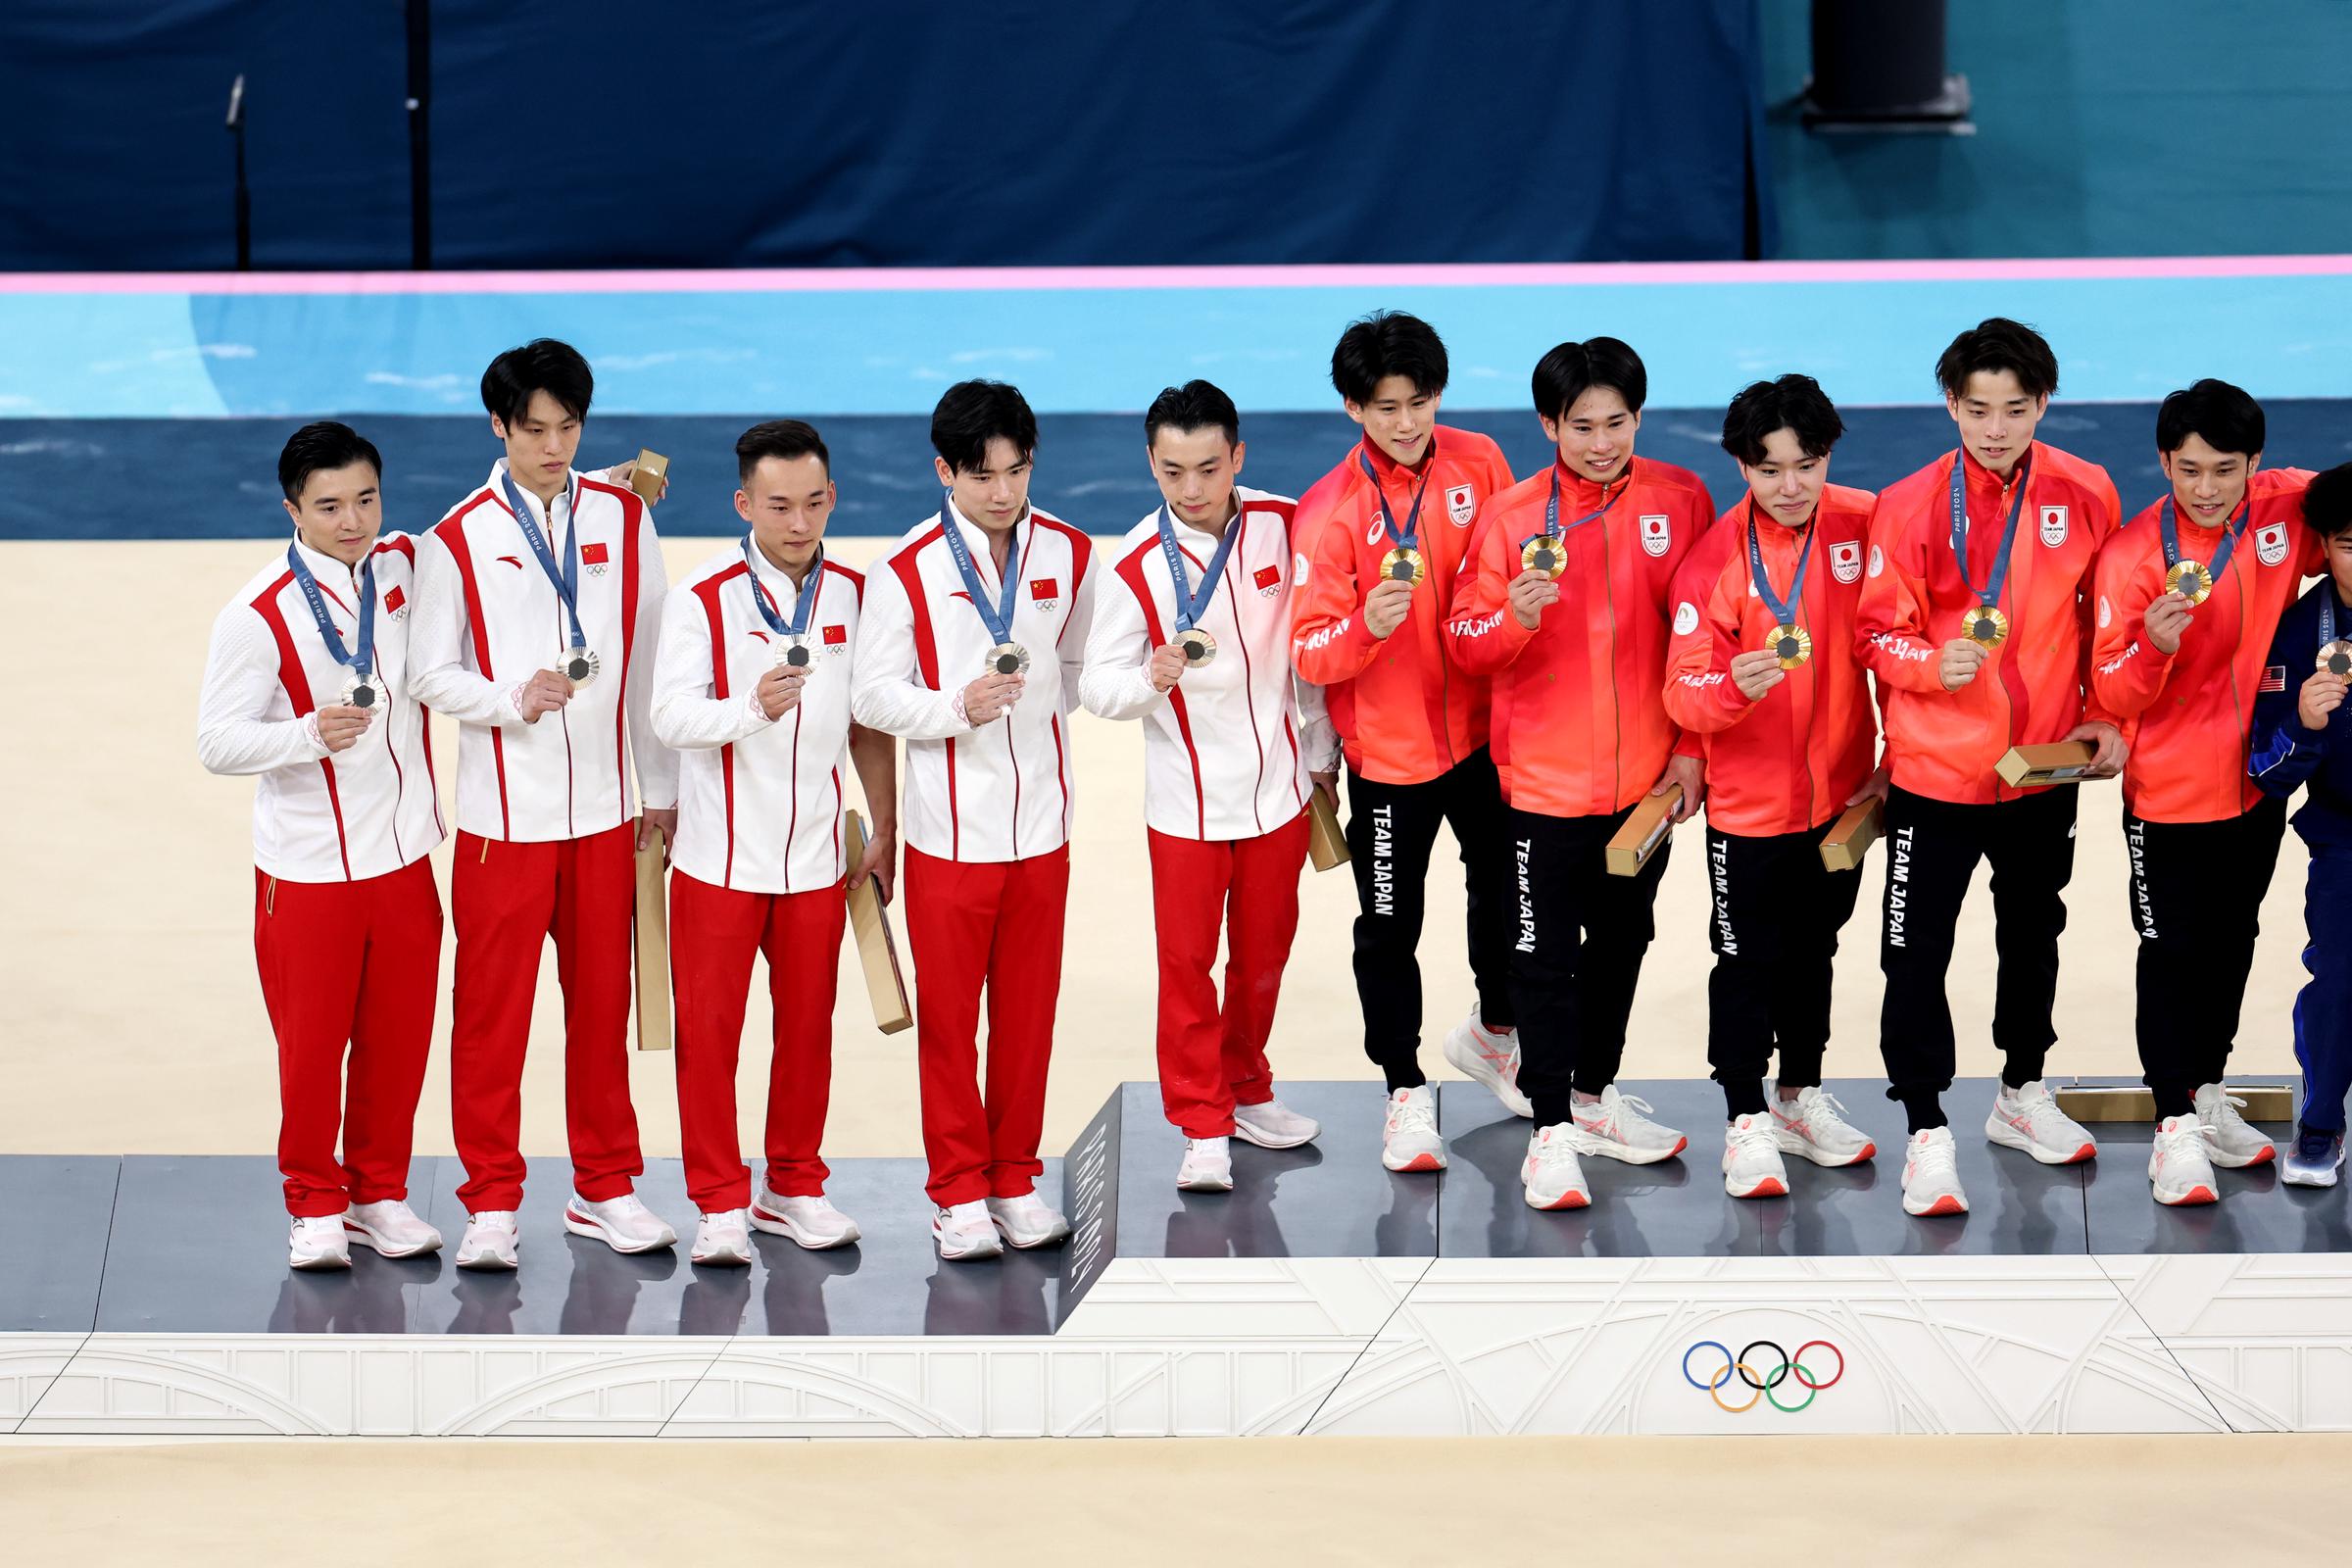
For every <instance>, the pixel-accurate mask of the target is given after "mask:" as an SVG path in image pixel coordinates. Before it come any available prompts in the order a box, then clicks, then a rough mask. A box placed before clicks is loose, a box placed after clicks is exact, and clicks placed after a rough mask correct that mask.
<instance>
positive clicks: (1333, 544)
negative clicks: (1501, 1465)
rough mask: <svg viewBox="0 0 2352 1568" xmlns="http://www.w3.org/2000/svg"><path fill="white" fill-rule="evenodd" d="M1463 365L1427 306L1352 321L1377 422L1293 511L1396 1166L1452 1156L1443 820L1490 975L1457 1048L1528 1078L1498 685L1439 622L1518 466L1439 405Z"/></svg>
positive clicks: (1357, 363) (1302, 672)
mask: <svg viewBox="0 0 2352 1568" xmlns="http://www.w3.org/2000/svg"><path fill="white" fill-rule="evenodd" d="M1331 382H1332V385H1333V386H1335V387H1337V388H1338V389H1339V393H1340V398H1341V401H1342V402H1343V404H1344V405H1345V406H1346V408H1347V410H1348V417H1349V418H1350V419H1353V420H1354V421H1355V422H1356V423H1357V424H1359V425H1362V426H1363V430H1364V439H1363V442H1362V444H1361V445H1359V446H1357V447H1356V448H1355V449H1354V450H1353V451H1351V452H1349V453H1348V457H1347V459H1346V461H1344V462H1343V463H1341V465H1340V466H1338V467H1336V468H1334V469H1332V470H1331V472H1329V473H1327V474H1325V475H1324V476H1323V477H1322V478H1320V479H1318V480H1316V481H1315V484H1314V486H1313V488H1311V489H1309V490H1308V491H1307V492H1306V494H1305V495H1303V496H1301V497H1299V511H1298V514H1297V515H1296V518H1295V519H1294V525H1293V534H1294V539H1295V543H1294V545H1293V549H1294V550H1295V551H1296V552H1297V555H1296V559H1295V560H1294V561H1293V563H1292V586H1291V660H1292V662H1293V663H1294V664H1295V665H1297V667H1298V670H1299V678H1300V679H1301V680H1305V681H1309V682H1312V683H1313V684H1315V685H1318V686H1321V687H1324V688H1325V702H1326V704H1327V705H1328V707H1329V710H1330V713H1331V722H1332V727H1333V728H1334V729H1336V730H1338V731H1339V735H1340V741H1341V745H1342V750H1343V752H1344V753H1345V755H1346V757H1347V759H1348V851H1349V854H1350V856H1351V862H1350V863H1351V865H1352V867H1353V869H1354V872H1355V893H1356V900H1357V906H1358V907H1359V909H1360V910H1361V912H1360V913H1359V914H1358V915H1357V916H1356V921H1355V989H1356V995H1357V996H1358V997H1359V998H1360V999H1361V1000H1362V1004H1363V1009H1364V1053H1365V1054H1367V1055H1369V1056H1370V1057H1371V1058H1372V1060H1373V1063H1374V1064H1375V1065H1376V1066H1378V1067H1379V1068H1380V1070H1381V1072H1382V1074H1383V1075H1384V1076H1385V1077H1386V1078H1387V1080H1388V1087H1389V1103H1388V1110H1387V1120H1386V1123H1385V1125H1384V1127H1383V1130H1382V1137H1381V1160H1382V1163H1384V1164H1385V1165H1387V1166H1388V1168H1389V1169H1391V1170H1442V1169H1444V1168H1445V1165H1446V1145H1445V1143H1444V1141H1443V1140H1442V1139H1440V1138H1439V1136H1438V1119H1437V1117H1438V1109H1437V1098H1436V1096H1435V1095H1434V1094H1433V1093H1432V1092H1431V1090H1430V1088H1429V1080H1428V1079H1427V1078H1426V1077H1425V1076H1424V1075H1423V1074H1422V1071H1421V1063H1420V1050H1421V968H1420V964H1419V963H1418V961H1417V960H1416V959H1415V957H1414V950H1415V949H1416V948H1417V947H1418V946H1419V944H1420V941H1421V911H1422V884H1423V882H1424V881H1425V880H1427V878H1428V875H1429V855H1430V850H1431V848H1432V846H1433V845H1434V844H1435V843H1436V841H1437V834H1438V826H1439V824H1440V823H1441V822H1443V823H1445V824H1446V825H1447V826H1449V827H1450V828H1452V830H1453V836H1454V840H1455V842H1456V843H1458V844H1459V845H1460V846H1461V851H1462V867H1463V872H1464V876H1465V879H1466V881H1467V882H1468V884H1469V924H1470V969H1471V972H1472V973H1473V974H1474V975H1476V976H1477V979H1478V1005H1477V1006H1476V1007H1475V1008H1474V1009H1472V1011H1471V1013H1470V1015H1469V1017H1467V1018H1465V1019H1464V1020H1463V1021H1462V1022H1461V1023H1460V1024H1459V1025H1457V1026H1456V1027H1455V1028H1454V1029H1453V1031H1452V1032H1451V1033H1450V1034H1448V1035H1447V1036H1446V1059H1447V1060H1448V1061H1451V1062H1452V1063H1453V1064H1454V1065H1455V1066H1457V1067H1460V1068H1461V1069H1462V1070H1463V1071H1465V1072H1467V1073H1469V1074H1470V1075H1471V1076H1472V1077H1474V1078H1476V1079H1478V1080H1479V1081H1480V1082H1482V1083H1484V1084H1486V1085H1487V1086H1488V1087H1489V1088H1490V1089H1493V1090H1494V1091H1495V1094H1496V1096H1497V1097H1499V1098H1500V1099H1501V1101H1502V1103H1504V1104H1505V1105H1507V1106H1509V1107H1510V1108H1511V1109H1513V1110H1514V1111H1516V1112H1518V1113H1519V1114H1520V1115H1525V1114H1527V1111H1526V1108H1525V1106H1526V1102H1525V1101H1524V1100H1522V1099H1520V1098H1519V1092H1518V1090H1517V1089H1516V1088H1515V1087H1514V1082H1513V1080H1514V1078H1515V1076H1516V1074H1517V1071H1518V1051H1519V1046H1518V1038H1517V1035H1516V1033H1515V1032H1514V1030H1513V1014H1512V1007H1511V999H1510V995H1509V991H1508V987H1507V985H1506V982H1505V978H1504V977H1505V974H1506V973H1507V971H1508V967H1509V963H1508V959H1507V957H1506V955H1507V954H1508V952H1509V951H1510V946H1511V941H1512V937H1513V927H1512V905H1511V894H1510V889H1509V886H1508V883H1507V881H1506V880H1505V876H1504V871H1503V857H1504V856H1505V854H1506V853H1507V848H1506V846H1505V844H1504V842H1503V839H1502V831H1501V829H1502V802H1501V799H1500V796H1499V794H1498V793H1497V790H1496V787H1495V764H1494V762H1493V761H1492V760H1490V759H1489V757H1488V755H1487V684H1486V682H1485V681H1484V680H1480V679H1476V678H1469V677H1465V676H1464V675H1463V674H1462V672H1461V671H1460V670H1458V669H1454V668H1452V667H1450V666H1449V665H1448V664H1447V662H1446V654H1445V650H1444V647H1443V646H1442V644H1441V640H1440V633H1439V621H1440V619H1441V617H1442V616H1443V615H1444V613H1445V609H1446V603H1447V601H1448V599H1449V598H1450V597H1451V595H1452V593H1453V584H1454V573H1455V572H1456V571H1457V570H1458V569H1460V568H1461V567H1462V565H1463V564H1464V561H1465V557H1466V553H1467V551H1468V548H1469V542H1470V523H1471V520H1472V519H1473V518H1474V517H1475V516H1476V515H1477V514H1478V508H1479V505H1480V503H1482V502H1483V501H1485V500H1486V499H1487V497H1489V496H1491V495H1493V494H1494V493H1495V491H1497V490H1500V489H1502V488H1504V487H1505V486H1507V485H1508V484H1509V483H1510V482H1511V470H1510V467H1509V466H1508V465H1507V464H1505V463H1504V462H1503V460H1502V450H1501V449H1500V448H1499V447H1497V446H1495V443H1494V441H1493V440H1492V439H1490V438H1489V437H1486V436H1483V435H1480V434H1478V433H1477V432H1476V431H1472V430H1456V429H1452V428H1450V427H1448V426H1446V425H1442V424H1440V423H1438V403H1439V400H1440V399H1441V398H1442V397H1443V396H1444V394H1445V391H1446V345H1445V344H1444V343H1442V342H1440V341H1439V340H1438V334H1437V333H1436V332H1434V331H1432V330H1430V327H1429V323H1428V322H1426V321H1423V320H1420V319H1416V318H1414V317H1410V316H1404V315H1400V314H1397V313H1394V312H1382V313H1380V314H1378V315H1374V316H1369V317H1366V318H1365V319H1362V320H1360V321H1357V322H1355V323H1354V324H1353V325H1351V326H1349V327H1348V330H1347V331H1346V332H1345V333H1343V334H1341V337H1340V342H1339V347H1338V348H1336V349H1334V350H1333V351H1332V356H1331Z"/></svg>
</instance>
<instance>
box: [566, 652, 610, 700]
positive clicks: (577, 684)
mask: <svg viewBox="0 0 2352 1568" xmlns="http://www.w3.org/2000/svg"><path fill="white" fill-rule="evenodd" d="M604 667H605V664H604V661H603V660H601V659H598V658H597V657H596V655H595V654H593V653H591V652H589V651H588V650H587V649H585V648H570V649H566V650H564V657H563V658H562V659H559V660H557V661H556V673H557V674H559V675H561V676H563V677H564V679H565V680H567V681H569V682H571V689H572V690H573V691H575V692H576V691H578V690H579V689H580V688H581V687H583V686H585V685H587V684H588V683H589V682H590V681H592V680H594V679H596V675H597V671H599V670H601V669H603V668H604Z"/></svg>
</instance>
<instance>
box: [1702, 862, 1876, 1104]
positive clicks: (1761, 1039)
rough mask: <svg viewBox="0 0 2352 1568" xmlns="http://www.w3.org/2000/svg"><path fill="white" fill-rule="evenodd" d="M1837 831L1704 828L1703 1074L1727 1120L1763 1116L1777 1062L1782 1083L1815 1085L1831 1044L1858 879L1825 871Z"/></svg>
mask: <svg viewBox="0 0 2352 1568" xmlns="http://www.w3.org/2000/svg"><path fill="white" fill-rule="evenodd" d="M1833 825H1834V824H1833V823H1830V822H1824V823H1823V824H1822V825H1821V826H1819V827H1817V828H1812V829H1810V830H1808V831H1806V832H1802V833H1781V834H1775V835H1773V836H1771V837H1767V838H1741V837H1739V836H1736V835H1734V834H1730V833H1719V832H1717V831H1715V829H1714V827H1713V826H1712V825H1710V826H1709V827H1708V829H1707V841H1706V842H1707V891H1708V894H1709V898H1710V905H1709V912H1708V919H1707V943H1708V946H1710V947H1712V948H1713V949H1714V950H1715V970H1714V973H1712V974H1710V975H1709V976H1708V977H1707V1065H1708V1066H1709V1067H1711V1068H1713V1069H1714V1070H1713V1073H1712V1076H1713V1078H1714V1079H1715V1081H1716V1082H1717V1083H1719V1084H1721V1085H1723V1103H1724V1109H1725V1112H1726V1114H1727V1115H1730V1116H1734V1117H1738V1116H1746V1115H1750V1114H1753V1113H1755V1112H1758V1111H1761V1110H1763V1109H1764V1074H1765V1071H1766V1070H1767V1069H1768V1068H1769V1067H1770V1066H1771V1065H1772V1053H1773V1049H1774V1048H1775V1047H1776V1046H1777V1047H1778V1048H1779V1049H1780V1053H1781V1072H1780V1082H1781V1083H1782V1084H1784V1085H1786V1086H1788V1087H1789V1088H1791V1089H1804V1088H1811V1087H1817V1086H1818V1085H1819V1084H1820V1083H1821V1058H1822V1053H1823V1052H1824V1051H1825V1050H1826V1049H1827V1047H1828V1045H1829V1041H1830V968H1831V962H1832V960H1833V959H1835V958H1836V957H1837V956H1838V932H1839V931H1840V930H1841V929H1843V928H1844V925H1845V922H1846V921H1847V920H1849V919H1851V918H1852V917H1853V913H1854V899H1855V897H1856V895H1857V894H1858V893H1859V892H1860V891H1861V888H1862V873H1861V872H1860V871H1858V870H1855V871H1832V870H1830V869H1828V868H1827V867H1825V866H1824V865H1823V864H1822V863H1821V841H1822V839H1823V838H1825V837H1827V836H1828V834H1829V831H1830V828H1831V827H1832V826H1833Z"/></svg>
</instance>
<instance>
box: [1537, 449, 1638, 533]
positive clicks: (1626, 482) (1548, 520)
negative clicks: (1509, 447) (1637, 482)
mask: <svg viewBox="0 0 2352 1568" xmlns="http://www.w3.org/2000/svg"><path fill="white" fill-rule="evenodd" d="M1633 477H1634V475H1633V470H1632V469H1630V468H1629V469H1627V470H1626V475H1625V477H1624V478H1623V479H1620V480H1618V481H1617V491H1616V494H1614V495H1612V496H1610V497H1609V498H1608V499H1607V500H1606V501H1603V502H1602V503H1601V504H1600V510H1599V511H1598V512H1588V513H1586V514H1585V515H1583V516H1581V517H1579V518H1577V519H1576V520H1575V521H1574V522H1572V523H1570V524H1568V526H1567V527H1565V528H1563V527H1561V526H1560V466H1559V465H1558V464H1557V463H1554V464H1553V465H1552V466H1551V495H1550V498H1549V499H1547V500H1546V501H1545V502H1544V538H1546V539H1564V538H1566V537H1567V536H1568V535H1569V534H1572V533H1574V532H1575V531H1576V530H1577V529H1579V528H1582V527H1583V526H1584V525H1585V524H1586V523H1588V522H1598V521H1599V520H1600V519H1601V518H1603V517H1605V516H1607V515H1608V514H1609V509H1610V508H1611V507H1613V506H1615V505H1616V504H1617V503H1618V502H1619V501H1621V500H1623V499H1624V498H1625V493H1626V492H1627V491H1628V490H1631V489H1632V488H1633V487H1634V486H1633Z"/></svg>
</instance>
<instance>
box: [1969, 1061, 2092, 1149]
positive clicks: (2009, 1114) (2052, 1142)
mask: <svg viewBox="0 0 2352 1568" xmlns="http://www.w3.org/2000/svg"><path fill="white" fill-rule="evenodd" d="M1985 1137H1987V1138H1989V1139H1991V1140H1992V1141H1993V1142H1994V1143H1996V1144H1999V1145H2000V1146H2001V1147H2002V1148H2004V1149H2022V1150H2024V1151H2025V1152H2027V1153H2029V1154H2032V1155H2033V1156H2034V1158H2035V1159H2038V1160H2040V1161H2041V1162H2042V1163H2043V1164H2044V1165H2075V1164H2080V1163H2081V1162H2082V1161H2083V1160H2086V1159H2089V1158H2090V1157H2091V1156H2092V1155H2094V1154H2096V1153H2097V1152H2099V1146H2098V1145H2096V1144H2094V1143H2092V1142H2091V1141H2090V1134H2088V1133H2086V1132H2084V1131H2083V1130H2082V1123H2081V1122H2079V1121H2077V1120H2075V1119H2074V1118H2073V1117H2072V1116H2069V1115H2068V1114H2067V1113H2066V1112H2065V1111H2063V1110H2060V1109H2059V1108H2058V1097H2057V1096H2055V1095H2053V1094H2051V1093H2050V1091H2049V1086H2048V1085H2046V1084H2044V1083H2043V1082H2042V1081H2041V1080H2040V1079H2038V1078H2036V1079H2034V1081H2033V1082H2032V1083H2030V1084H2026V1085H2024V1086H2023V1087H2021V1088H2018V1089H2015V1090H2012V1089H2011V1088H2010V1087H2009V1086H2008V1085H2007V1084H2003V1085H2002V1086H2001V1091H2000V1093H1999V1094H1997V1095H1994V1096H1993V1097H1992V1114H1991V1115H1989V1116H1987V1117H1985Z"/></svg>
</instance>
